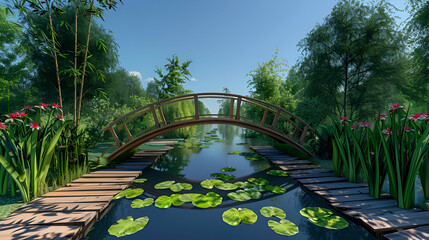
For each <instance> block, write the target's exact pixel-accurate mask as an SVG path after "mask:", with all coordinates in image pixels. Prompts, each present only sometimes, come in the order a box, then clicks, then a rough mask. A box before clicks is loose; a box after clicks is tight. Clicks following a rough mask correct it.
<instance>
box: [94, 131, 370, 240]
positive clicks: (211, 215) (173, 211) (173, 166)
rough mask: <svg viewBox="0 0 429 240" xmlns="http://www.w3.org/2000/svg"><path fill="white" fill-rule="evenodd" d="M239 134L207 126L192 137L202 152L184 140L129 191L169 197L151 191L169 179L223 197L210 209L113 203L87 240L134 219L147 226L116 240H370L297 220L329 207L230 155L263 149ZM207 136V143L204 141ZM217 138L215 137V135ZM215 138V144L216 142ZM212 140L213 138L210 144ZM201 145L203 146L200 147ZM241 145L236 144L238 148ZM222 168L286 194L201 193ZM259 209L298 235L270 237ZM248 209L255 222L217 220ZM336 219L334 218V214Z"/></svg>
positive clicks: (260, 165) (261, 165)
mask: <svg viewBox="0 0 429 240" xmlns="http://www.w3.org/2000/svg"><path fill="white" fill-rule="evenodd" d="M242 131H243V129H242V128H238V127H233V126H224V125H207V126H203V127H200V128H199V129H198V131H197V134H196V138H198V141H197V140H195V141H194V143H195V142H198V143H199V142H200V141H201V142H202V143H203V145H206V146H209V147H208V148H198V147H196V146H195V145H193V144H192V143H191V142H190V141H187V142H185V143H184V144H182V145H176V146H175V148H174V149H173V150H171V151H170V152H169V153H168V154H167V155H166V156H165V157H164V158H163V159H162V160H161V161H158V162H157V164H156V165H155V166H154V167H153V168H151V169H146V170H145V171H144V172H143V174H142V175H141V176H140V178H146V179H148V181H147V182H145V183H142V184H137V183H134V184H133V185H132V186H131V187H132V188H143V189H144V190H145V192H144V193H143V194H142V195H140V196H138V197H137V198H140V199H144V198H149V197H151V198H154V199H156V197H159V196H161V195H168V196H169V195H171V194H173V193H174V192H172V191H171V190H170V189H165V190H156V189H154V188H153V186H154V185H155V184H157V183H159V182H162V181H167V180H175V181H176V182H183V183H191V184H192V185H193V189H192V190H190V191H185V190H183V191H181V192H179V193H201V194H206V193H208V192H216V193H217V194H219V195H221V196H222V197H223V202H222V204H220V205H218V206H217V207H215V208H207V209H201V208H196V207H194V206H193V205H192V204H190V203H185V204H184V205H182V206H180V207H175V206H173V205H172V206H171V207H170V208H168V209H160V208H157V207H155V206H154V205H152V206H148V207H144V208H139V209H135V208H131V207H130V205H131V202H132V201H133V200H134V199H125V198H122V199H119V200H114V202H115V205H114V207H113V208H112V210H111V211H110V212H109V213H108V214H107V215H106V216H105V217H104V218H103V219H102V221H100V222H97V223H96V224H95V225H94V228H93V229H92V230H91V231H90V232H89V234H88V236H87V239H90V240H94V239H118V238H117V237H116V236H112V235H110V234H109V233H108V228H109V227H110V226H111V225H112V224H114V223H115V222H116V221H118V220H119V219H122V218H125V217H127V216H132V217H133V218H134V219H137V218H140V217H144V216H147V217H149V222H148V224H147V226H146V227H145V228H144V229H143V230H141V231H139V232H137V233H135V234H132V235H127V236H124V237H121V239H157V240H158V239H159V240H162V239H176V240H181V239H186V240H194V239H196V240H200V239H201V240H206V239H207V240H218V239H222V240H229V239H231V240H237V239H246V240H253V239H255V240H260V239H331V240H336V239H340V240H342V239H347V240H358V239H370V240H371V239H376V238H375V237H373V236H372V235H371V234H370V233H368V232H367V231H366V230H365V229H363V228H362V227H360V226H358V225H355V224H353V223H352V222H350V225H349V226H348V227H346V228H344V229H342V230H331V229H326V228H322V227H319V226H316V225H314V224H312V223H310V222H309V221H308V220H307V218H305V217H303V216H301V214H300V213H299V211H300V210H301V209H302V208H305V207H323V208H330V207H329V205H328V204H327V203H326V202H325V201H324V200H322V199H321V198H320V197H318V196H316V195H314V194H313V193H311V192H309V191H307V190H306V189H303V188H301V187H300V185H299V184H297V183H296V181H295V180H293V179H292V178H290V177H275V176H270V175H267V174H266V172H267V171H269V170H271V169H275V168H274V167H273V166H271V165H270V163H269V162H268V161H267V160H260V161H252V160H248V159H246V158H245V157H244V156H240V155H230V154H228V153H229V152H234V151H239V152H250V151H251V150H249V146H250V145H252V144H253V145H261V144H264V140H257V139H244V138H243V137H242V136H241V133H242ZM209 135H212V136H211V138H209V137H207V136H209ZM215 135H217V136H215ZM217 137H218V138H219V139H220V140H221V141H222V140H225V141H222V142H219V140H218V141H217V142H216V139H217ZM213 138H214V139H213ZM204 140H205V142H203V141H204ZM245 142H246V143H249V144H247V145H237V144H240V143H245ZM224 167H234V168H236V171H235V172H232V173H228V174H233V175H234V176H235V177H236V179H235V180H233V181H232V182H236V181H246V179H247V178H250V177H255V178H259V177H263V178H266V179H267V180H269V181H270V184H272V185H279V186H282V187H284V188H286V189H287V191H286V193H284V194H281V195H278V194H274V193H264V194H263V197H262V198H261V199H259V200H250V201H245V202H237V201H234V200H231V199H229V198H228V197H227V196H226V194H227V193H228V192H230V191H222V190H218V189H210V190H209V189H205V188H202V187H201V186H200V184H199V183H200V182H201V181H203V180H205V179H209V178H212V177H210V174H212V173H217V172H221V171H220V169H222V168H224ZM265 206H275V207H278V208H281V209H283V210H284V211H285V212H286V219H287V220H289V221H291V222H293V223H294V224H296V225H297V226H298V228H299V233H298V234H296V235H293V236H282V235H278V234H276V233H275V232H273V231H272V230H271V229H270V228H269V227H268V224H267V223H268V221H269V220H274V221H278V219H276V218H275V217H271V218H265V217H264V216H262V215H261V214H260V213H259V210H260V209H261V208H262V207H265ZM232 207H234V208H248V209H251V210H253V211H254V212H255V213H256V214H257V215H258V220H257V221H256V223H254V224H252V225H247V224H243V223H241V224H240V225H238V226H235V227H233V226H230V225H228V224H226V223H225V222H223V221H222V213H223V212H224V211H226V210H228V209H230V208H232ZM336 214H338V215H339V213H336ZM340 216H341V215H340Z"/></svg>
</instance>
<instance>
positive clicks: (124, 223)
mask: <svg viewBox="0 0 429 240" xmlns="http://www.w3.org/2000/svg"><path fill="white" fill-rule="evenodd" d="M148 222H149V218H148V217H141V218H137V219H136V220H135V221H134V219H133V217H132V216H128V217H126V218H123V219H120V220H118V221H117V222H116V223H115V224H113V225H112V226H110V227H109V230H108V231H109V234H110V235H114V236H116V237H123V236H126V235H130V234H133V233H136V232H138V231H140V230H142V229H143V228H144V227H146V225H147V223H148Z"/></svg>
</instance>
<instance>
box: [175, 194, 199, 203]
mask: <svg viewBox="0 0 429 240" xmlns="http://www.w3.org/2000/svg"><path fill="white" fill-rule="evenodd" d="M196 195H199V194H198V193H186V194H180V195H179V196H178V198H179V200H180V201H182V202H192V198H193V197H194V196H196Z"/></svg>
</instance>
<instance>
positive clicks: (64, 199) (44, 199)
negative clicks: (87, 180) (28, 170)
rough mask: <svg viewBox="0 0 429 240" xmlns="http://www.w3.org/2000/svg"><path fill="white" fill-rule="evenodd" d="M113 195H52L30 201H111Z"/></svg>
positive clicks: (42, 202) (38, 202)
mask: <svg viewBox="0 0 429 240" xmlns="http://www.w3.org/2000/svg"><path fill="white" fill-rule="evenodd" d="M112 199H113V197H112V196H94V197H50V198H37V199H34V200H33V201H31V202H30V203H34V204H45V203H91V202H110V201H112Z"/></svg>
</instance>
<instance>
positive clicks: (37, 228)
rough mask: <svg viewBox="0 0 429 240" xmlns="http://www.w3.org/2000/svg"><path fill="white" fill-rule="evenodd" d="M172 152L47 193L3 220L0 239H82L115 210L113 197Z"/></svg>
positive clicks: (142, 155)
mask: <svg viewBox="0 0 429 240" xmlns="http://www.w3.org/2000/svg"><path fill="white" fill-rule="evenodd" d="M158 143H162V142H158ZM167 144H168V145H170V144H171V143H170V142H167ZM168 151H169V149H162V150H157V151H150V150H149V151H147V150H144V151H141V152H138V153H137V154H136V155H134V156H133V157H132V158H131V159H129V160H128V161H124V162H122V163H120V164H118V165H116V166H114V167H113V168H110V169H105V170H98V171H95V172H91V173H88V174H85V175H84V176H82V177H81V178H79V179H77V180H74V181H73V182H71V183H69V184H67V185H66V186H65V187H62V188H59V189H57V190H55V191H53V192H49V193H46V194H45V195H43V196H42V197H41V198H37V199H35V200H33V201H31V202H29V203H28V204H26V205H24V206H23V207H21V208H19V209H17V210H16V211H15V212H14V213H13V214H11V215H10V216H8V217H6V218H4V219H2V220H0V239H1V240H8V239H81V238H82V237H84V236H85V235H86V234H87V233H88V231H89V230H90V228H91V227H92V225H93V224H94V223H95V222H96V221H97V220H100V219H101V218H103V216H104V215H105V214H106V213H107V212H108V211H109V210H110V209H111V208H112V207H113V204H114V203H113V202H112V199H113V197H114V196H115V195H116V194H117V193H119V192H120V191H122V190H123V189H125V188H127V187H128V186H129V185H131V183H132V182H133V180H134V179H135V178H136V177H138V176H139V175H140V174H141V173H142V170H143V169H144V168H146V167H148V166H150V165H152V164H153V162H155V161H157V160H158V159H159V158H160V157H161V156H162V155H163V154H165V153H166V152H168Z"/></svg>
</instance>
